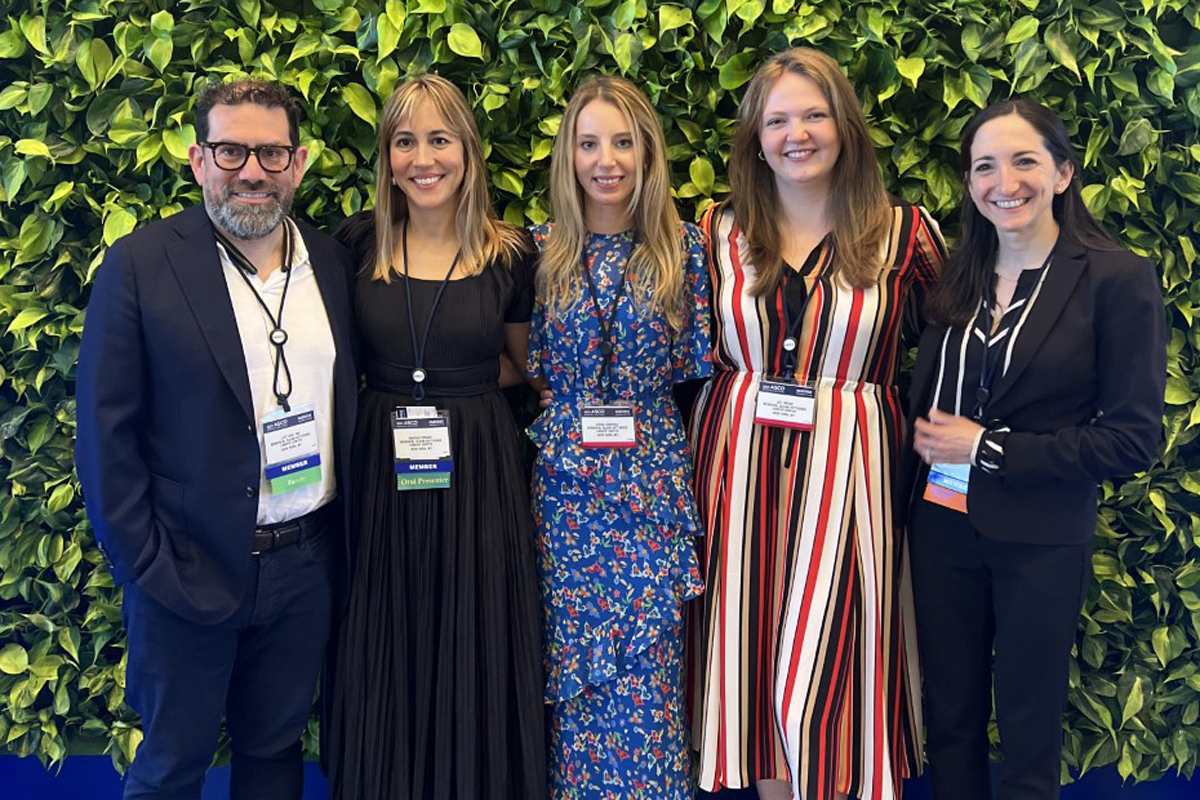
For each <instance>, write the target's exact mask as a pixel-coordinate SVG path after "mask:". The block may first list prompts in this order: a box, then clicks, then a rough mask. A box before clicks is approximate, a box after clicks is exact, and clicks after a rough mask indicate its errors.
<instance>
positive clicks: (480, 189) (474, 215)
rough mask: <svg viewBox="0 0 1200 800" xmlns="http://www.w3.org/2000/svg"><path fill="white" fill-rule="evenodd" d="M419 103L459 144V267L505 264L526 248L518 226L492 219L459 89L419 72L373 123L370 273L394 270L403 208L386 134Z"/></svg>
mask: <svg viewBox="0 0 1200 800" xmlns="http://www.w3.org/2000/svg"><path fill="white" fill-rule="evenodd" d="M421 103H429V104H430V105H432V107H433V109H434V110H435V111H437V113H438V114H439V115H441V117H442V119H444V120H445V121H446V127H447V128H448V129H449V130H450V132H452V133H453V134H454V135H455V136H457V137H458V138H459V140H460V141H461V142H462V146H463V167H464V170H463V179H462V186H460V187H459V190H458V192H459V194H458V212H457V214H456V215H455V231H456V233H457V235H458V245H459V247H460V248H462V257H461V258H460V259H459V267H460V268H461V270H462V272H463V273H464V274H466V275H475V274H478V273H480V272H482V271H483V269H484V268H485V267H486V266H487V265H488V264H489V263H490V262H492V261H493V260H501V261H503V263H505V264H506V265H510V264H511V263H512V258H513V257H514V256H515V255H517V254H518V253H520V252H521V251H522V250H524V249H525V248H526V247H527V239H526V237H525V234H524V233H523V232H522V231H521V229H520V228H518V227H516V226H515V225H510V224H509V223H507V222H504V221H502V220H500V219H497V217H496V212H495V210H494V209H493V208H492V201H491V198H490V197H489V196H488V183H487V165H486V164H485V163H484V160H483V143H482V141H481V139H480V137H479V128H478V127H477V126H476V124H475V116H474V115H473V114H472V113H471V107H470V106H468V105H467V99H466V98H465V97H463V94H462V92H460V91H459V90H458V88H457V87H456V86H455V85H454V84H452V83H451V82H450V81H448V80H446V79H445V78H443V77H441V76H439V75H421V76H418V77H415V78H409V79H408V80H406V81H405V82H404V83H402V84H401V85H400V86H399V87H398V88H397V89H396V91H394V92H392V96H391V97H389V98H388V101H387V104H386V105H384V107H383V121H382V122H381V124H380V126H379V169H378V171H377V175H376V179H375V271H374V274H373V275H372V277H373V278H374V279H375V280H381V281H383V282H384V283H389V282H390V281H391V279H392V277H394V276H398V275H399V274H400V273H399V271H398V269H397V267H396V265H395V264H393V263H392V252H393V250H394V248H395V245H396V228H397V226H396V223H397V222H399V221H400V220H402V219H404V218H405V216H407V212H408V202H407V200H406V198H405V196H404V192H403V191H401V190H400V187H398V186H396V184H395V181H394V176H393V175H392V159H391V147H392V136H394V135H395V133H396V129H397V128H398V127H400V123H401V122H403V121H404V120H405V119H408V118H409V117H411V115H412V113H413V110H414V109H415V108H416V107H417V106H418V105H419V104H421Z"/></svg>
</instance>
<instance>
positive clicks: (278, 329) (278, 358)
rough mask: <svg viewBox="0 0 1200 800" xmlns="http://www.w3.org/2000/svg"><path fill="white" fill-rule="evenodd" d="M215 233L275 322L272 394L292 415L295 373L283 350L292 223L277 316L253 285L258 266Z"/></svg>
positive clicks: (271, 338) (269, 337) (286, 225)
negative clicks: (283, 380) (283, 381)
mask: <svg viewBox="0 0 1200 800" xmlns="http://www.w3.org/2000/svg"><path fill="white" fill-rule="evenodd" d="M213 233H215V234H216V235H217V241H219V242H220V243H221V245H222V246H223V247H224V248H225V253H226V254H227V255H228V256H229V260H230V261H232V262H233V264H234V266H235V267H237V268H238V269H237V273H238V275H241V276H242V280H243V281H245V282H246V286H248V287H249V288H250V291H251V292H253V293H254V299H255V300H257V301H258V304H259V305H260V306H262V310H263V313H264V314H266V315H267V319H269V320H270V321H271V331H270V332H269V333H268V334H267V340H268V341H269V342H270V343H271V346H272V347H274V348H275V372H274V375H272V377H271V390H272V392H274V394H275V401H276V402H277V403H279V406H280V408H282V409H283V410H284V412H285V413H289V412H291V410H292V407H291V406H290V405H288V397H289V396H290V395H291V393H292V371H291V369H290V368H289V367H288V363H287V356H286V355H284V352H283V346H284V345H285V344H287V340H288V335H287V331H286V330H284V328H283V304H284V303H285V302H287V293H288V286H289V285H290V284H291V282H292V246H293V245H292V226H291V223H290V222H288V221H287V220H286V219H285V220H284V222H283V274H284V278H283V291H282V292H281V293H280V295H279V311H277V312H276V313H274V314H272V313H271V309H270V308H269V307H268V306H267V302H266V301H265V300H263V299H262V295H261V294H259V293H258V289H257V288H255V286H254V284H253V283H251V282H250V276H251V275H254V274H257V272H258V270H257V269H256V268H255V266H254V264H253V263H251V261H250V259H248V258H246V256H245V255H244V254H243V253H242V251H241V250H238V249H237V247H235V246H234V244H233V242H231V241H229V238H228V237H226V236H225V235H224V234H223V233H221V231H219V230H217V229H216V228H213ZM280 369H282V371H283V375H284V377H285V378H286V379H287V388H286V389H283V388H280V385H279V373H280Z"/></svg>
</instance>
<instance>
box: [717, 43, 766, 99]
mask: <svg viewBox="0 0 1200 800" xmlns="http://www.w3.org/2000/svg"><path fill="white" fill-rule="evenodd" d="M758 58H759V56H758V53H756V52H754V51H753V50H745V51H743V52H741V53H738V54H737V55H735V56H733V57H732V58H730V59H729V60H728V61H726V62H725V63H724V64H722V65H721V69H720V70H719V71H718V73H717V80H718V81H719V82H720V84H721V88H722V89H724V90H725V91H727V92H730V91H733V90H734V89H736V88H738V87H739V86H741V85H742V84H744V83H746V81H748V80H750V79H751V78H753V77H754V70H755V68H756V65H757V63H758Z"/></svg>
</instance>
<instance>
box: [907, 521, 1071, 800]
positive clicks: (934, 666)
mask: <svg viewBox="0 0 1200 800" xmlns="http://www.w3.org/2000/svg"><path fill="white" fill-rule="evenodd" d="M910 531H911V533H910V545H911V547H910V552H911V554H912V578H913V597H914V601H915V606H916V612H917V641H918V646H919V650H920V655H921V672H922V676H923V677H924V697H925V728H926V742H925V753H926V756H927V757H928V759H929V772H930V778H931V779H932V783H933V796H934V797H935V798H937V800H990V798H991V797H992V796H993V793H992V786H991V781H990V779H989V774H988V721H989V720H990V719H991V715H992V699H993V691H994V693H995V707H996V723H997V725H998V726H999V729H1000V751H1001V753H1002V754H1003V760H1002V761H1001V763H1000V765H999V769H998V770H997V778H996V783H997V785H996V792H995V795H996V797H998V798H1000V800H1054V798H1057V797H1058V794H1059V760H1060V757H1061V752H1062V710H1063V706H1064V704H1065V703H1066V699H1067V671H1068V662H1069V660H1070V655H1071V646H1072V645H1073V644H1074V642H1075V632H1076V630H1077V629H1078V627H1079V610H1080V607H1081V604H1082V602H1083V598H1084V595H1085V594H1086V592H1087V586H1088V582H1089V580H1090V578H1091V550H1092V548H1091V545H1090V544H1077V545H1039V544H1019V543H1014V542H1002V541H996V540H994V539H987V538H984V537H982V536H980V535H979V533H978V532H977V531H976V530H975V529H974V528H973V527H971V524H970V522H969V521H968V519H967V515H966V514H963V513H961V512H958V511H951V510H949V509H946V508H943V507H941V506H937V505H934V504H932V503H928V502H926V501H924V500H917V501H916V503H915V504H914V506H913V511H912V518H911V525H910Z"/></svg>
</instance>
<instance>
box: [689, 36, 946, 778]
mask: <svg viewBox="0 0 1200 800" xmlns="http://www.w3.org/2000/svg"><path fill="white" fill-rule="evenodd" d="M730 180H731V184H732V189H733V194H732V197H731V199H730V200H729V201H728V202H726V203H723V204H721V205H718V206H716V207H714V208H713V209H711V210H710V211H709V213H708V214H707V216H706V217H705V220H704V223H703V227H704V229H705V232H706V233H707V234H708V238H709V248H710V250H709V256H710V259H711V286H712V306H713V322H714V325H713V327H714V329H713V341H714V353H713V361H714V376H713V379H712V380H711V382H710V383H709V384H708V386H707V387H706V388H705V390H704V392H703V393H702V395H701V397H700V400H699V402H698V405H697V408H696V412H695V414H694V415H693V419H692V434H691V435H692V443H693V447H694V450H695V458H696V470H695V481H696V483H695V487H696V492H695V493H696V498H697V503H698V506H699V510H700V514H701V519H702V520H703V521H704V522H705V523H706V528H707V530H708V534H709V535H708V540H707V547H706V548H703V549H705V550H706V551H707V558H706V563H705V574H706V581H705V583H706V586H707V592H706V594H705V595H704V598H703V600H702V602H703V604H704V613H703V623H702V626H701V628H700V634H699V641H698V642H697V650H696V652H695V653H694V657H693V662H694V666H695V668H696V670H697V677H698V683H697V687H696V689H697V691H696V696H695V701H696V707H695V714H694V726H695V729H694V741H695V745H696V747H697V748H698V749H699V750H700V769H699V778H700V787H701V788H702V789H705V790H708V791H715V790H716V789H718V788H720V787H723V786H724V787H732V788H739V787H746V786H749V785H751V784H756V785H757V789H758V793H759V795H760V797H762V798H763V800H777V799H778V798H791V797H798V798H803V800H826V799H827V798H832V797H834V796H841V795H845V794H850V795H853V796H856V797H861V798H872V800H878V799H879V798H894V797H898V796H899V795H900V790H901V784H900V782H901V779H902V778H904V777H906V776H908V775H913V774H916V773H918V772H919V771H920V765H921V741H920V727H921V726H920V684H919V680H918V674H917V662H916V655H915V644H916V643H915V641H914V636H913V625H912V613H911V602H910V599H909V598H910V588H909V583H908V577H907V576H908V565H907V555H906V550H905V545H904V540H903V537H902V536H901V532H900V531H899V530H897V529H896V528H895V527H894V526H893V520H892V497H891V490H892V482H893V473H894V471H895V467H896V465H897V464H898V459H899V453H900V449H901V444H902V443H901V440H902V437H903V435H904V434H903V431H904V426H903V418H902V417H903V415H902V411H901V409H900V405H899V397H898V392H897V388H896V377H897V372H898V367H899V358H900V353H901V346H900V333H901V329H902V327H903V324H904V323H905V322H906V321H910V322H915V321H916V319H917V314H916V311H917V308H918V301H919V299H920V297H921V296H922V294H923V289H924V287H926V286H927V285H928V284H929V283H930V282H932V281H934V280H935V279H936V277H937V274H938V271H939V269H940V265H941V263H942V261H943V258H944V246H943V244H942V241H941V238H940V235H939V233H938V230H937V226H936V225H935V224H934V223H933V222H932V221H931V220H930V219H929V217H928V216H926V214H925V212H924V211H923V210H922V209H920V208H918V207H915V206H907V205H896V206H893V205H892V204H891V203H890V201H889V199H888V196H887V194H886V192H885V191H884V188H883V184H882V181H881V179H880V175H879V167H878V165H877V163H876V161H875V157H874V153H873V150H872V147H871V141H870V137H869V134H868V130H867V125H866V121H865V119H864V117H863V114H862V110H861V108H860V107H859V105H858V101H857V99H856V97H855V95H854V91H853V89H852V88H851V86H850V84H849V82H848V81H847V80H846V78H845V76H844V75H843V74H842V73H841V71H840V69H839V68H838V66H837V64H836V63H835V62H834V61H833V60H832V59H830V58H829V57H827V56H825V55H823V54H821V53H819V52H817V51H814V50H809V49H806V48H797V49H793V50H788V51H786V52H783V53H780V54H778V55H776V56H774V57H773V58H772V59H770V60H769V61H768V62H766V64H764V65H763V67H762V68H761V69H760V70H759V71H758V74H757V75H756V76H755V78H754V80H753V81H752V82H751V83H750V85H749V87H748V89H747V92H746V96H745V98H744V100H743V102H742V106H741V109H740V112H739V118H738V130H737V134H736V137H735V140H734V146H733V154H732V157H731V159H730ZM789 783H790V786H789Z"/></svg>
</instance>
